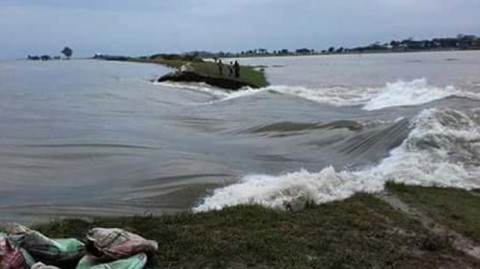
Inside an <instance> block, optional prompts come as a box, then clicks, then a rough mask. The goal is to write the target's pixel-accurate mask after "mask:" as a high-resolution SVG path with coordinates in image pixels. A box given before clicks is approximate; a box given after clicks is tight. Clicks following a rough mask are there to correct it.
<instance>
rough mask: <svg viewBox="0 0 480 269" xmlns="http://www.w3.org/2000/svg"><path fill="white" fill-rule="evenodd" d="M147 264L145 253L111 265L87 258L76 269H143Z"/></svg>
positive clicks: (90, 257) (93, 258)
mask: <svg viewBox="0 0 480 269" xmlns="http://www.w3.org/2000/svg"><path fill="white" fill-rule="evenodd" d="M146 264H147V255H146V254H144V253H140V254H137V255H134V256H132V257H129V258H125V259H121V260H116V261H113V262H110V263H100V262H98V260H97V259H96V258H95V257H92V256H85V257H83V259H81V260H80V262H79V263H78V265H77V267H76V269H142V268H144V267H145V265H146Z"/></svg>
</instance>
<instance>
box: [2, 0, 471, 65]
mask: <svg viewBox="0 0 480 269" xmlns="http://www.w3.org/2000/svg"><path fill="white" fill-rule="evenodd" d="M478 11H480V0H330V1H324V0H81V1H79V0H0V37H1V38H0V59H12V58H22V57H25V56H26V55H28V54H51V55H57V54H60V53H59V51H61V49H62V48H63V47H65V46H70V47H71V48H72V49H73V50H74V56H77V57H86V56H92V55H93V54H94V53H105V54H122V55H130V56H140V55H150V54H154V53H167V52H168V53H176V52H187V51H192V50H207V51H233V52H238V51H242V50H248V49H255V48H266V49H269V50H277V49H284V48H285V49H296V48H303V47H306V48H311V49H315V50H322V49H325V48H328V47H330V46H334V47H339V46H344V47H352V46H359V45H368V44H371V43H373V42H376V41H379V42H387V41H390V40H392V39H406V38H409V37H413V38H416V39H422V38H432V37H444V36H456V35H457V34H459V33H463V34H476V35H480V16H479V15H478Z"/></svg>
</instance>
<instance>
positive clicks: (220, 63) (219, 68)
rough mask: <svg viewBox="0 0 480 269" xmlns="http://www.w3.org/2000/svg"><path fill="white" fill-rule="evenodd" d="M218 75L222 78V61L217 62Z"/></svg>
mask: <svg viewBox="0 0 480 269" xmlns="http://www.w3.org/2000/svg"><path fill="white" fill-rule="evenodd" d="M217 65H218V73H219V74H220V76H223V63H222V59H219V60H218V63H217Z"/></svg>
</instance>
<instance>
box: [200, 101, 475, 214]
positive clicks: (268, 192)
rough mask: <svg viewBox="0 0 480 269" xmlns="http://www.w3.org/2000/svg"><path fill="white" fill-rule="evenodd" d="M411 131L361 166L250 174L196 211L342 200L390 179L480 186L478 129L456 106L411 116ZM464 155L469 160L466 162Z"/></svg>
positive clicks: (219, 191) (379, 187) (377, 187)
mask: <svg viewBox="0 0 480 269" xmlns="http://www.w3.org/2000/svg"><path fill="white" fill-rule="evenodd" d="M411 124H412V128H413V129H412V131H411V132H410V134H409V136H408V137H407V139H405V141H404V142H403V143H402V145H400V146H399V147H398V148H396V149H394V150H392V151H391V152H390V156H389V157H387V158H385V159H384V160H382V161H381V162H380V163H379V164H378V165H376V166H373V167H371V168H368V169H364V170H359V171H340V172H337V171H335V169H333V168H332V167H327V168H324V169H323V170H321V171H320V172H318V173H310V172H308V171H306V170H301V171H299V172H295V173H289V174H285V175H280V176H269V175H250V176H246V177H244V178H242V179H241V180H240V181H239V182H238V183H236V184H233V185H230V186H227V187H224V188H220V189H217V190H215V191H214V193H213V195H211V196H209V197H207V198H205V199H204V200H203V202H202V203H201V204H200V205H199V206H197V207H195V208H194V209H193V210H194V211H195V212H200V211H208V210H218V209H222V208H224V207H228V206H235V205H241V204H259V205H263V206H266V207H271V208H283V207H284V205H285V204H286V203H291V202H298V201H300V202H301V201H306V200H309V201H313V202H315V203H317V204H321V203H326V202H331V201H336V200H342V199H346V198H348V197H350V196H352V195H353V194H355V193H358V192H367V193H373V192H380V191H382V190H383V189H384V185H385V183H386V182H388V181H392V182H397V183H405V184H410V185H421V186H441V187H457V188H464V189H471V188H478V187H480V181H479V178H480V169H479V163H478V162H480V160H479V159H478V156H480V145H479V141H480V129H479V126H478V125H476V124H475V123H474V122H473V121H472V120H471V119H470V118H469V117H468V116H467V115H465V114H463V113H461V112H458V111H455V110H437V109H429V110H424V111H423V112H422V113H420V114H419V115H418V116H417V117H416V118H415V119H413V120H412V123H411ZM465 160H469V162H470V164H468V163H466V162H465Z"/></svg>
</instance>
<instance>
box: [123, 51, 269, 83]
mask: <svg viewBox="0 0 480 269" xmlns="http://www.w3.org/2000/svg"><path fill="white" fill-rule="evenodd" d="M131 61H135V62H148V63H157V64H162V65H165V66H168V67H171V68H175V69H179V68H180V67H181V66H182V65H184V64H187V63H190V64H191V66H192V68H193V69H194V72H196V73H198V74H200V75H202V76H206V77H214V78H226V79H231V80H236V81H241V82H245V83H247V84H250V85H254V86H256V87H258V88H262V87H266V86H268V81H267V78H266V76H265V72H263V71H262V70H259V69H258V68H255V67H253V66H245V65H241V66H240V77H239V78H235V77H230V76H229V70H228V63H224V66H223V75H220V72H219V70H218V66H217V64H216V63H213V62H200V61H193V62H188V61H185V60H179V59H173V60H166V59H162V58H155V59H151V60H146V59H132V60H131Z"/></svg>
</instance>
